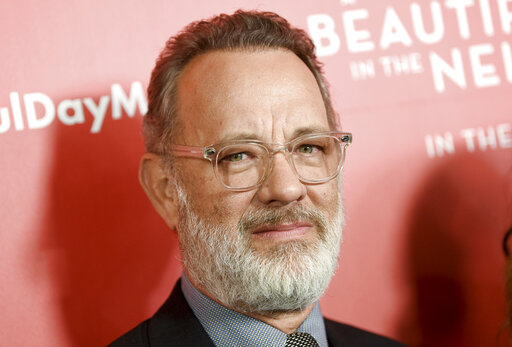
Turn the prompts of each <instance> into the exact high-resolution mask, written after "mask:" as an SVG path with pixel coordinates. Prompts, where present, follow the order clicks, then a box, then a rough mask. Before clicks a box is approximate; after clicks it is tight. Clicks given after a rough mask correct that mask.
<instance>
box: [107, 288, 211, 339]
mask: <svg viewBox="0 0 512 347" xmlns="http://www.w3.org/2000/svg"><path fill="white" fill-rule="evenodd" d="M128 346H129V347H134V346H140V347H143V346H152V347H157V346H213V342H212V341H211V339H210V338H209V336H208V334H207V333H206V331H205V330H204V329H203V327H202V326H201V323H199V320H198V319H197V318H196V317H195V315H194V313H193V312H192V309H191V308H190V307H189V306H188V303H187V302H186V300H185V298H184V296H183V293H182V291H181V285H180V282H179V281H178V283H177V284H176V285H175V287H174V290H173V291H172V293H171V296H170V297H169V299H167V301H166V302H165V303H164V304H163V305H162V307H160V309H159V310H158V311H157V312H156V313H155V315H154V316H153V317H151V318H150V319H148V320H146V321H144V322H142V323H140V324H139V325H137V326H136V327H135V328H133V329H132V330H130V331H129V332H127V333H126V334H124V335H123V336H121V337H120V338H118V339H117V340H115V341H114V342H112V343H111V344H110V345H109V347H128Z"/></svg>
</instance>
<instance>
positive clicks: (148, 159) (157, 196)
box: [139, 153, 178, 231]
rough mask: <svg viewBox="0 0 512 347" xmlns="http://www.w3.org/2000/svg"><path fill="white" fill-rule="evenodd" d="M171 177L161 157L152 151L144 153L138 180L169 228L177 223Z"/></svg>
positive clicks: (174, 227) (174, 228) (172, 228)
mask: <svg viewBox="0 0 512 347" xmlns="http://www.w3.org/2000/svg"><path fill="white" fill-rule="evenodd" d="M171 180H172V178H171V177H169V173H168V172H167V170H166V169H165V165H164V162H163V160H162V158H161V157H160V156H159V155H157V154H154V153H145V154H144V155H143V156H142V158H141V160H140V165H139V182H140V184H141V185H142V188H143V189H144V191H145V192H146V195H147V196H148V198H149V200H150V201H151V203H152V204H153V207H154V208H155V209H156V211H157V212H158V213H159V214H160V216H161V217H162V218H163V219H164V221H165V222H166V223H167V225H168V226H169V228H171V230H173V231H176V226H177V224H178V204H177V201H176V200H177V198H176V192H174V191H173V189H172V185H171V184H170V183H171Z"/></svg>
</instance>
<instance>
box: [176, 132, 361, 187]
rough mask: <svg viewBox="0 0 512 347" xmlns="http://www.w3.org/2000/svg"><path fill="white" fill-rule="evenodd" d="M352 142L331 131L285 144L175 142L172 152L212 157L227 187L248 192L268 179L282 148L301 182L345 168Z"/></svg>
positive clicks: (323, 179) (321, 178)
mask: <svg viewBox="0 0 512 347" xmlns="http://www.w3.org/2000/svg"><path fill="white" fill-rule="evenodd" d="M351 143H352V134H351V133H344V132H336V131H329V132H320V133H311V134H307V135H302V136H299V137H297V138H295V139H293V140H292V141H290V142H287V143H284V144H274V143H265V142H262V141H259V140H238V141H233V142H227V143H221V144H216V145H210V146H206V147H196V146H184V145H172V146H171V151H172V153H173V154H174V155H175V156H177V157H189V158H203V159H207V160H209V161H210V162H211V163H212V166H213V170H214V172H215V176H216V177H217V179H218V180H219V181H220V182H221V183H222V184H223V185H224V186H225V187H226V188H228V189H230V190H234V191H244V190H249V189H252V188H255V187H258V186H259V185H261V184H262V183H263V181H265V179H266V178H267V177H268V176H269V175H270V173H271V172H272V167H273V165H272V163H273V159H274V155H275V154H276V153H278V152H281V151H283V152H284V153H285V155H286V158H287V160H288V163H289V164H290V166H291V168H292V169H293V171H294V172H295V174H296V175H297V177H298V178H299V180H300V181H301V182H303V183H306V184H320V183H325V182H327V181H330V180H332V179H333V178H335V177H336V176H338V174H339V173H340V171H341V169H342V168H343V164H344V162H345V151H346V149H347V147H348V146H349V145H350V144H351Z"/></svg>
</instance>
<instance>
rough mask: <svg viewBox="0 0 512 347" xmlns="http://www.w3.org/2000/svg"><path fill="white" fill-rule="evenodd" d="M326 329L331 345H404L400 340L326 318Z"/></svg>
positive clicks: (391, 346)
mask: <svg viewBox="0 0 512 347" xmlns="http://www.w3.org/2000/svg"><path fill="white" fill-rule="evenodd" d="M324 322H325V330H326V332H327V339H328V340H329V346H333V347H337V346H377V347H403V346H404V345H403V344H402V343H400V342H397V341H394V340H391V339H389V338H387V337H384V336H381V335H377V334H374V333H371V332H369V331H366V330H363V329H359V328H356V327H354V326H351V325H348V324H343V323H338V322H335V321H333V320H330V319H326V318H324Z"/></svg>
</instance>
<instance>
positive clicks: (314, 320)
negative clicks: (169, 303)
mask: <svg viewBox="0 0 512 347" xmlns="http://www.w3.org/2000/svg"><path fill="white" fill-rule="evenodd" d="M181 290H182V291H183V295H184V296H185V299H186V300H187V302H188V304H189V306H190V308H191V309H192V311H193V312H194V314H195V315H196V317H197V318H198V319H199V322H200V323H201V325H202V326H203V328H204V329H205V330H206V332H207V333H208V335H209V336H210V338H211V339H212V340H213V342H214V343H215V346H217V347H227V346H262V347H266V346H268V347H275V346H284V345H285V343H286V334H285V333H283V332H282V331H280V330H278V329H276V328H274V327H273V326H271V325H268V324H266V323H264V322H262V321H260V320H257V319H255V318H252V317H249V316H246V315H244V314H242V313H239V312H236V311H233V310H230V309H228V308H227V307H224V306H222V305H220V304H218V303H217V302H215V301H213V300H212V299H210V298H209V297H207V296H206V295H204V294H203V293H201V292H200V291H199V290H197V289H196V288H195V287H194V286H193V285H192V283H190V281H189V280H188V278H187V276H186V275H185V273H183V275H182V280H181ZM297 331H298V332H304V333H308V334H310V335H312V336H313V337H314V338H315V340H316V341H317V342H318V345H319V346H320V347H327V346H328V344H327V335H326V333H325V326H324V320H323V318H322V312H321V311H320V305H319V304H318V302H317V303H315V305H314V307H313V310H312V311H311V313H310V314H309V315H308V316H307V317H306V319H305V320H304V322H302V324H301V325H300V326H299V328H298V329H297Z"/></svg>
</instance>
